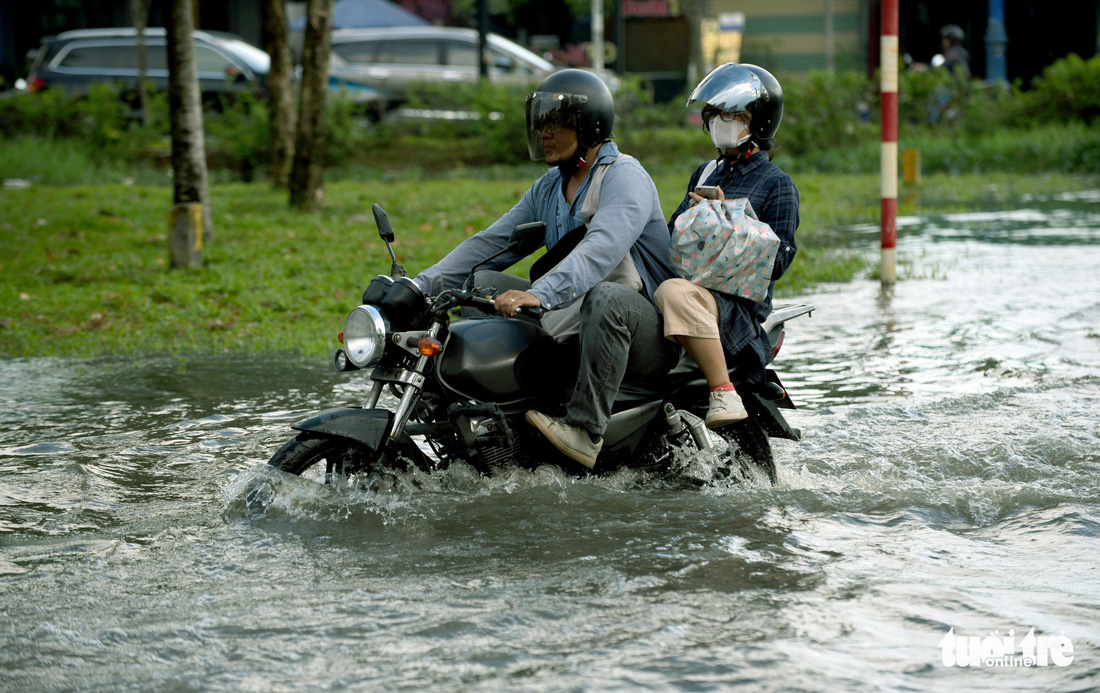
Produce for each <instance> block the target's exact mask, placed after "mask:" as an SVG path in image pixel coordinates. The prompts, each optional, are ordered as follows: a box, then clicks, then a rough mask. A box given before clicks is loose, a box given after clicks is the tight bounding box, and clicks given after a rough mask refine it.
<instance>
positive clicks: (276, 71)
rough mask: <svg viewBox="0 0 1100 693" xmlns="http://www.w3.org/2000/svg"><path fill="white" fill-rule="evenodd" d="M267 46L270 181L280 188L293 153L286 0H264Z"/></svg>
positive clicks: (288, 169)
mask: <svg viewBox="0 0 1100 693" xmlns="http://www.w3.org/2000/svg"><path fill="white" fill-rule="evenodd" d="M263 15H264V48H265V49H266V50H267V54H268V55H269V56H271V69H270V70H269V71H268V73H267V123H268V134H269V146H270V148H271V184H272V185H274V186H275V187H278V188H281V187H283V186H285V185H286V184H287V182H288V181H289V179H290V165H291V161H292V158H293V156H294V92H293V91H292V89H291V77H292V76H293V70H294V68H293V65H292V64H291V59H290V40H289V37H288V32H287V23H286V7H285V6H284V5H283V0H264V2H263Z"/></svg>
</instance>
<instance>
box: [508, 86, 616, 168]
mask: <svg viewBox="0 0 1100 693" xmlns="http://www.w3.org/2000/svg"><path fill="white" fill-rule="evenodd" d="M525 118H526V123H527V152H528V154H530V155H531V160H532V161H544V160H545V159H546V153H545V152H544V151H543V148H542V130H543V128H545V127H568V128H572V129H574V130H576V132H577V144H578V145H579V147H578V149H579V150H580V153H581V154H582V155H583V153H584V152H587V151H588V150H589V149H591V148H592V147H596V146H598V145H600V144H603V143H604V142H606V141H607V140H609V139H611V137H612V128H614V126H615V101H614V99H612V97H611V90H610V89H608V88H607V85H606V84H604V82H603V80H602V79H600V78H599V77H598V76H596V75H594V74H592V73H591V72H586V71H584V70H577V69H568V70H560V71H558V72H555V73H553V74H552V75H550V76H549V77H547V78H546V79H544V80H543V81H542V84H540V85H539V87H538V89H537V90H536V91H534V92H532V93H530V94H528V95H527V107H526V112H525Z"/></svg>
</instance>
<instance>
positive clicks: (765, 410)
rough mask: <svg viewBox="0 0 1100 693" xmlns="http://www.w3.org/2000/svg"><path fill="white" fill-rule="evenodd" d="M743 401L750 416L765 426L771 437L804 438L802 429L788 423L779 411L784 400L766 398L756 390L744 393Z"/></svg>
mask: <svg viewBox="0 0 1100 693" xmlns="http://www.w3.org/2000/svg"><path fill="white" fill-rule="evenodd" d="M741 401H742V403H743V404H744V405H745V409H746V410H747V411H748V412H749V418H750V419H752V420H754V421H756V422H757V423H759V424H760V425H761V426H763V428H764V432H765V433H767V434H768V436H769V437H771V438H786V439H787V440H802V431H800V430H798V429H797V428H794V427H793V426H791V425H790V424H789V423H787V419H785V418H784V417H783V414H782V412H780V411H779V407H780V406H783V403H782V401H774V400H770V399H764V398H763V397H761V396H760V395H758V394H756V393H755V392H747V393H742V395H741ZM791 408H792V409H793V408H794V407H793V406H792V407H791Z"/></svg>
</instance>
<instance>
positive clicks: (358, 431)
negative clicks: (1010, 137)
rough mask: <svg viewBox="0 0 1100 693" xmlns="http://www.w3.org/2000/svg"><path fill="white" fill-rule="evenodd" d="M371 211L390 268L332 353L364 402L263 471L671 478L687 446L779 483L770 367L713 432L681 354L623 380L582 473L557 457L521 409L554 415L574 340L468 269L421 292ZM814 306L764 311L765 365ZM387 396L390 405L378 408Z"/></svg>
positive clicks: (534, 231)
mask: <svg viewBox="0 0 1100 693" xmlns="http://www.w3.org/2000/svg"><path fill="white" fill-rule="evenodd" d="M373 211H374V216H375V222H376V223H377V225H378V230H379V235H380V236H381V238H382V240H383V241H384V242H385V244H386V248H387V250H388V251H389V254H390V258H391V260H392V264H391V269H390V274H389V275H378V276H376V277H375V278H374V279H373V280H371V282H370V284H369V286H368V287H367V289H366V291H365V292H364V294H363V299H362V304H361V305H359V306H357V307H356V308H355V309H353V310H352V311H351V313H350V314H349V315H348V317H347V320H346V321H345V324H344V330H343V332H342V333H341V342H342V344H343V348H342V349H340V350H339V351H337V352H336V355H335V365H336V368H337V370H340V371H343V372H348V373H351V372H355V371H363V372H364V373H366V374H367V375H368V377H369V379H370V382H371V390H370V393H369V395H368V396H367V400H366V402H365V403H364V404H363V406H362V407H341V408H336V409H329V410H326V411H322V412H320V413H318V414H316V415H314V416H311V417H309V418H307V419H305V420H304V421H300V422H298V423H297V424H295V425H294V426H293V427H292V428H293V429H294V430H296V431H298V433H297V435H296V436H295V437H294V438H293V439H291V440H290V441H288V442H287V443H286V444H285V445H283V446H282V448H280V449H279V450H278V451H277V452H276V453H275V454H274V455H273V456H272V458H271V460H270V461H269V462H268V464H270V465H271V466H273V467H276V468H278V469H280V470H282V471H284V472H288V473H290V474H295V475H301V474H303V473H305V472H307V471H308V470H314V471H316V472H320V471H321V470H322V469H323V472H324V476H323V477H322V478H323V479H325V480H329V479H332V478H334V475H335V476H336V477H347V476H351V475H370V474H374V473H382V472H387V471H394V470H406V469H409V468H418V469H420V470H423V471H426V472H432V471H434V470H438V469H443V468H446V467H447V466H449V465H450V464H452V463H454V462H456V461H459V460H462V461H465V462H466V463H467V464H470V465H472V466H473V467H474V468H476V469H477V470H478V471H479V472H481V473H483V474H492V473H493V472H494V470H496V469H499V468H502V467H507V466H510V465H518V466H521V467H527V468H534V467H536V466H538V465H540V464H544V463H548V462H549V463H557V464H560V466H561V467H562V469H564V470H566V471H567V472H569V473H574V474H587V473H597V474H599V473H607V472H611V471H615V470H618V469H620V468H623V467H629V468H637V469H642V470H646V471H650V472H653V473H657V474H661V475H676V474H678V473H680V472H682V471H683V463H682V462H677V460H678V459H681V460H682V458H683V455H680V456H677V455H676V454H675V453H676V451H678V450H684V449H697V450H699V451H707V452H709V453H711V454H713V455H714V456H715V459H717V460H719V463H718V464H717V465H716V467H717V468H715V469H714V470H713V472H714V474H715V475H716V476H718V477H721V478H731V479H734V480H740V479H747V478H754V477H756V476H757V473H755V472H754V468H755V469H757V470H759V472H761V473H762V474H763V475H765V476H766V478H767V479H769V480H770V481H771V483H773V484H774V483H775V482H776V479H777V474H776V466H775V459H774V456H773V454H772V450H771V444H770V442H769V437H780V438H787V439H790V440H799V439H800V437H801V435H800V432H799V431H798V430H797V429H794V428H792V427H791V426H790V425H789V424H788V423H787V421H786V420H785V419H784V417H783V415H782V413H781V409H784V408H787V409H793V408H794V404H793V403H792V402H791V400H790V397H789V396H788V395H787V393H786V391H785V390H784V389H783V387H782V385H781V383H780V381H779V378H778V376H777V375H776V374H775V372H774V371H773V370H772V369H771V368H768V369H767V370H766V376H767V377H766V379H765V382H763V383H760V384H752V383H736V385H737V389H738V391H739V392H740V394H741V398H742V401H743V402H744V405H745V408H746V409H747V410H748V412H749V417H748V419H746V420H744V421H741V422H738V423H736V424H733V425H730V426H725V427H722V428H720V429H717V430H714V431H711V430H708V429H707V428H706V427H705V425H704V423H703V416H704V415H705V413H706V409H707V404H708V396H709V390H708V388H707V385H706V381H705V380H704V379H703V377H702V374H701V373H700V371H699V370H698V367H697V366H696V365H695V364H694V362H692V361H691V360H690V359H689V358H687V357H686V356H685V358H684V359H683V360H682V361H681V362H680V364H679V365H678V366H677V367H676V368H675V369H673V370H672V372H670V373H669V374H667V376H665V377H663V378H660V379H655V380H652V381H649V382H636V381H626V382H624V383H623V384H622V386H621V387H620V390H619V393H618V396H617V398H616V401H615V407H614V412H613V415H612V417H611V421H610V424H609V426H608V428H607V431H606V432H605V434H604V447H603V451H602V452H601V453H600V457H599V460H598V462H597V464H596V467H595V469H594V470H592V472H589V471H588V470H585V469H583V468H582V467H581V466H580V465H578V464H576V463H574V462H572V461H571V460H568V459H566V458H565V457H563V456H561V454H560V453H558V452H557V451H556V450H555V449H554V448H553V447H552V446H551V445H550V443H549V442H548V441H546V440H545V438H543V436H542V435H541V434H539V433H538V432H537V431H535V430H534V429H533V428H531V427H529V426H528V424H527V423H526V422H525V421H524V414H525V412H526V411H527V410H529V409H538V410H540V411H544V412H548V413H561V412H563V411H564V407H565V404H566V402H568V400H569V396H570V393H571V388H572V387H573V384H574V383H575V381H576V373H577V368H578V357H579V354H578V349H577V346H576V344H575V343H570V342H568V341H567V342H565V343H559V342H557V341H556V340H555V339H554V338H552V337H551V336H550V335H549V334H548V333H547V332H546V331H545V330H544V329H543V328H542V327H541V326H540V324H539V322H538V316H537V314H532V313H527V314H526V315H523V316H519V317H515V318H505V317H503V316H500V315H499V314H497V313H495V311H494V308H493V301H492V297H493V296H494V295H495V294H496V290H495V288H493V287H489V286H482V287H479V286H475V280H474V276H475V275H474V273H473V272H471V274H470V278H469V280H468V281H467V282H466V284H465V285H464V287H463V288H462V289H452V290H447V291H444V292H442V293H440V294H439V295H438V296H435V297H428V296H425V295H424V294H423V292H422V291H421V290H420V288H419V286H417V284H416V283H414V282H413V281H412V280H411V279H409V278H408V277H407V276H406V275H405V271H404V269H403V268H402V267H401V266H400V265H399V264H398V262H397V258H396V255H395V254H394V252H393V248H392V246H391V243H393V242H394V234H393V231H392V228H391V227H390V222H389V219H388V218H387V216H386V214H385V212H384V211H383V210H382V208H381V207H379V206H378V205H377V204H376V205H374V208H373ZM544 237H545V226H544V225H542V224H541V223H535V224H525V225H522V226H519V227H517V228H516V230H515V231H514V232H513V234H512V236H511V239H510V241H509V247H508V250H512V251H514V252H517V253H518V254H520V255H528V254H530V253H532V252H534V251H535V250H537V249H538V248H539V247H540V246H541V245H542V243H543V239H544ZM503 252H506V251H501V253H498V255H500V254H503ZM494 257H496V256H494ZM490 259H492V258H490ZM486 262H488V260H486ZM483 264H484V263H483ZM475 270H476V268H475ZM812 310H814V306H812V305H805V304H798V305H787V306H779V307H776V309H775V310H774V311H773V312H772V315H771V317H770V318H769V319H768V321H767V322H766V323H765V328H766V329H767V332H768V336H769V338H770V340H771V343H772V358H773V359H774V357H775V355H776V354H778V352H779V349H780V346H781V345H782V343H783V339H784V335H785V330H784V326H785V324H786V322H787V321H789V320H791V319H793V318H796V317H799V316H802V315H807V314H809V313H810V312H811V311H812ZM386 391H389V392H390V393H391V394H392V395H393V397H394V398H395V400H396V405H390V404H386V403H383V400H382V395H383V393H384V392H386Z"/></svg>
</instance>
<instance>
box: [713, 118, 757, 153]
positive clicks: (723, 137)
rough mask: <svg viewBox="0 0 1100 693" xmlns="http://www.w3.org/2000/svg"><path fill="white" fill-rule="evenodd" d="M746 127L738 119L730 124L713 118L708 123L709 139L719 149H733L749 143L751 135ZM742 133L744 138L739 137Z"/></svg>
mask: <svg viewBox="0 0 1100 693" xmlns="http://www.w3.org/2000/svg"><path fill="white" fill-rule="evenodd" d="M748 127H749V126H748V125H746V124H745V123H744V121H742V120H741V119H740V118H737V119H735V120H733V121H730V122H726V121H725V120H722V119H721V118H715V119H714V120H712V121H710V139H711V140H712V141H713V142H714V146H715V147H718V148H719V149H722V150H725V149H734V148H736V147H740V146H741V145H743V144H744V143H746V142H748V141H749V137H751V134H750V133H749V132H748ZM742 132H744V133H745V136H744V137H742V136H741V133H742Z"/></svg>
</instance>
